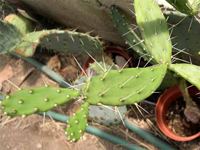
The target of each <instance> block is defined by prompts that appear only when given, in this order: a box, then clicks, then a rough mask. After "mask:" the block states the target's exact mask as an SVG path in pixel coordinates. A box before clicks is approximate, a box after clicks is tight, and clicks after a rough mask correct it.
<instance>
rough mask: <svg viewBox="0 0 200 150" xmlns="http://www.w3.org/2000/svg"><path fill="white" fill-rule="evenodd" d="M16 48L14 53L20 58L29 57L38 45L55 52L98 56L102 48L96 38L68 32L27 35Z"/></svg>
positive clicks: (53, 31) (39, 32)
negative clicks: (20, 56) (86, 53)
mask: <svg viewBox="0 0 200 150" xmlns="http://www.w3.org/2000/svg"><path fill="white" fill-rule="evenodd" d="M23 40H24V42H22V43H21V44H20V45H19V46H18V47H17V48H16V52H17V53H19V54H20V55H22V56H25V57H30V56H32V55H33V54H34V52H35V50H36V48H37V46H38V45H41V46H42V47H46V48H47V49H52V50H55V51H56V52H72V53H84V54H85V50H87V51H88V52H89V53H90V54H100V53H101V52H102V51H103V49H104V47H103V45H102V43H101V42H100V41H99V40H98V38H95V37H92V36H90V35H88V34H84V33H79V32H75V31H69V30H65V31H62V30H51V31H50V30H46V31H38V32H33V33H30V34H27V35H26V36H24V38H23Z"/></svg>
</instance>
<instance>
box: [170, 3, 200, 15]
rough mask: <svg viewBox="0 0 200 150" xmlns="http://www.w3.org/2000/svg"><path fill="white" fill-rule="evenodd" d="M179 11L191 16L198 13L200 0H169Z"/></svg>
mask: <svg viewBox="0 0 200 150" xmlns="http://www.w3.org/2000/svg"><path fill="white" fill-rule="evenodd" d="M167 2H168V3H170V4H171V5H172V6H173V7H174V8H175V9H177V10H178V11H180V12H182V13H185V14H188V15H190V16H194V15H196V14H197V13H199V12H198V5H199V3H200V1H199V0H192V1H191V0H167Z"/></svg>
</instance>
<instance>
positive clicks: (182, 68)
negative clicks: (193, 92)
mask: <svg viewBox="0 0 200 150" xmlns="http://www.w3.org/2000/svg"><path fill="white" fill-rule="evenodd" d="M170 69H171V70H173V71H174V72H176V73H177V74H178V75H180V76H181V77H183V78H184V79H185V80H187V81H188V82H190V83H191V84H193V85H195V86H196V87H197V88H198V89H199V90H200V66H196V65H192V64H172V65H170Z"/></svg>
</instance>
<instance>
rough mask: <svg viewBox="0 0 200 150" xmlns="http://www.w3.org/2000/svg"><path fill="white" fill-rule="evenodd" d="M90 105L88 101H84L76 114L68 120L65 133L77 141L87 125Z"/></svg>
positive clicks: (70, 138)
mask: <svg viewBox="0 0 200 150" xmlns="http://www.w3.org/2000/svg"><path fill="white" fill-rule="evenodd" d="M89 105H90V104H89V103H87V102H86V103H84V104H83V105H82V106H81V108H80V109H79V110H77V111H76V113H75V114H74V116H73V117H71V118H70V119H69V120H68V127H67V129H66V132H65V134H66V135H67V137H68V139H69V140H71V141H73V142H75V141H77V140H79V139H80V138H81V137H82V136H83V134H84V132H85V129H86V126H87V117H88V107H89Z"/></svg>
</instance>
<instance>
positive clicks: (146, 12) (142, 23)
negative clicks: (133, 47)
mask: <svg viewBox="0 0 200 150" xmlns="http://www.w3.org/2000/svg"><path fill="white" fill-rule="evenodd" d="M144 4H146V5H144ZM134 8H135V11H136V14H135V15H136V21H137V24H138V27H139V29H140V32H141V35H142V37H143V39H144V42H145V44H146V46H147V48H148V50H149V52H150V54H151V55H152V57H153V58H154V59H155V60H156V61H157V62H158V63H161V64H162V63H168V64H170V63H171V50H172V44H171V39H170V35H169V31H168V27H167V22H166V20H165V17H164V16H163V14H162V11H161V10H160V7H159V6H158V4H157V3H156V1H155V0H145V1H139V0H136V1H135V3H134Z"/></svg>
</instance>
